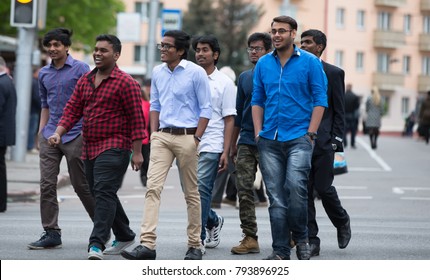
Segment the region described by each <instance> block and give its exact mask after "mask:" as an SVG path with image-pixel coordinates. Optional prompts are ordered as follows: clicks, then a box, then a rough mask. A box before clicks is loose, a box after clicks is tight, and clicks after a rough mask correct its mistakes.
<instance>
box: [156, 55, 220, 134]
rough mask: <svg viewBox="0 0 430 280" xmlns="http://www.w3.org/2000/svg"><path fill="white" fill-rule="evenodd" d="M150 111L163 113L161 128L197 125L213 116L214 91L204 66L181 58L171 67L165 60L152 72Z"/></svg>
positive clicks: (161, 114)
mask: <svg viewBox="0 0 430 280" xmlns="http://www.w3.org/2000/svg"><path fill="white" fill-rule="evenodd" d="M150 108H151V109H150V110H151V111H156V112H159V113H160V128H165V127H188V128H190V127H197V124H198V122H199V118H200V117H201V118H207V119H210V118H211V116H212V106H211V91H210V87H209V82H208V76H207V74H206V72H205V70H204V69H203V68H202V67H200V66H198V65H197V64H195V63H193V62H191V61H187V60H184V59H183V60H181V62H180V63H179V64H178V65H177V66H176V68H175V69H174V70H173V71H171V70H170V69H169V67H168V66H167V64H166V63H163V64H160V65H157V66H156V67H154V70H153V72H152V82H151V107H150Z"/></svg>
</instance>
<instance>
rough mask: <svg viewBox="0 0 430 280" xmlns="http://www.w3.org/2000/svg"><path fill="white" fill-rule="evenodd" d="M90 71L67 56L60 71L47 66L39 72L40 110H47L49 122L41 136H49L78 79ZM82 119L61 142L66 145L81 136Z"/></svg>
mask: <svg viewBox="0 0 430 280" xmlns="http://www.w3.org/2000/svg"><path fill="white" fill-rule="evenodd" d="M89 71H90V67H89V66H88V65H87V64H86V63H84V62H82V61H79V60H76V59H73V57H72V56H71V55H68V56H67V60H66V63H65V64H64V66H63V67H62V68H60V69H56V68H55V67H54V65H53V64H52V63H51V64H48V65H46V66H45V67H43V68H42V69H40V72H39V95H40V101H41V104H42V108H47V109H49V120H48V123H47V124H46V126H45V127H44V128H43V129H42V135H43V137H45V138H46V139H48V137H49V136H51V135H52V134H53V133H54V132H55V129H56V128H57V124H58V122H59V121H60V119H61V116H62V115H63V110H64V107H65V106H66V103H67V101H68V100H69V99H70V96H72V93H73V90H74V89H75V85H76V83H77V82H78V80H79V78H80V77H81V76H82V75H84V74H85V73H87V72H89ZM81 130H82V119H81V120H80V121H79V122H78V123H76V125H75V126H74V127H73V128H72V129H71V130H70V131H69V132H67V134H65V135H64V136H63V137H62V138H61V141H62V142H63V143H67V142H70V141H72V140H73V139H75V138H76V137H78V136H79V135H80V134H81Z"/></svg>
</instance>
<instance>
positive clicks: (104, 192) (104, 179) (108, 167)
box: [84, 149, 136, 250]
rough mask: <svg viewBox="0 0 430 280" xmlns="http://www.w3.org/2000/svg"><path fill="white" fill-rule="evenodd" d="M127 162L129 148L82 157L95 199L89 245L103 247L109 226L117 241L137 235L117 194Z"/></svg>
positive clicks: (131, 238) (128, 160)
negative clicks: (93, 156)
mask: <svg viewBox="0 0 430 280" xmlns="http://www.w3.org/2000/svg"><path fill="white" fill-rule="evenodd" d="M129 162H130V151H128V150H123V149H110V150H107V151H104V152H103V153H101V154H100V155H99V156H97V157H96V158H95V159H93V160H88V159H87V160H85V161H84V165H85V173H86V176H87V180H88V184H89V186H90V189H91V192H92V193H93V195H94V197H95V200H96V208H95V214H94V227H93V231H92V232H91V236H90V242H89V247H88V248H90V247H91V246H96V247H98V248H100V249H102V250H104V248H105V246H104V244H105V243H106V242H107V241H108V238H109V233H110V229H111V228H112V230H113V233H114V234H115V239H116V240H118V241H130V240H133V239H134V237H135V236H136V234H135V233H134V232H133V231H132V230H131V228H130V226H129V225H130V222H129V220H128V217H127V215H126V213H125V211H124V208H123V207H122V205H121V202H120V200H119V199H118V196H117V192H118V190H119V188H120V187H121V184H122V180H123V178H124V174H125V172H126V171H127V167H128V164H129Z"/></svg>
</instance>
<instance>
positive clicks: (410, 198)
mask: <svg viewBox="0 0 430 280" xmlns="http://www.w3.org/2000/svg"><path fill="white" fill-rule="evenodd" d="M400 199H403V200H430V197H409V196H405V197H401V198H400Z"/></svg>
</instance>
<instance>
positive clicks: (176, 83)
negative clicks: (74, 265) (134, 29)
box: [121, 30, 212, 260]
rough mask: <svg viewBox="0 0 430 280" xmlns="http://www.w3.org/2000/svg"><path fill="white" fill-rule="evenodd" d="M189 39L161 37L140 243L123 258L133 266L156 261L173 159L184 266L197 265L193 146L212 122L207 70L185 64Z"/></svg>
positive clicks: (153, 88)
mask: <svg viewBox="0 0 430 280" xmlns="http://www.w3.org/2000/svg"><path fill="white" fill-rule="evenodd" d="M190 39H191V38H190V36H189V35H188V34H187V33H185V32H183V31H179V30H169V31H167V32H166V33H165V34H164V37H163V40H162V42H161V44H159V45H158V49H159V50H160V52H161V61H162V62H163V64H160V65H158V66H156V67H155V68H154V71H153V75H152V82H151V107H150V117H149V120H150V124H151V125H150V127H151V155H150V164H149V170H148V181H147V188H148V190H147V191H146V196H145V207H144V211H143V221H142V224H141V232H140V243H141V245H139V246H137V247H135V248H134V249H133V250H132V251H131V252H128V251H123V252H122V253H121V255H122V256H123V257H124V258H126V259H131V260H153V259H155V258H156V251H155V245H156V244H155V243H156V238H157V235H156V233H155V230H156V228H157V224H158V212H159V208H160V195H161V191H162V189H163V184H164V182H165V180H166V177H167V173H168V171H169V169H170V167H171V166H172V163H173V160H174V159H175V158H176V159H177V163H178V169H179V174H180V180H181V185H182V186H183V191H184V194H185V200H186V203H187V211H188V226H187V235H188V251H187V253H186V255H185V259H186V260H201V259H202V252H201V250H200V246H201V240H200V233H201V209H200V207H201V206H200V194H199V191H198V188H197V161H198V156H197V146H198V144H199V142H200V140H201V137H202V136H203V133H204V131H205V129H206V126H207V125H208V122H209V119H210V118H211V116H212V107H211V91H210V88H209V82H208V77H207V74H206V72H205V70H204V69H203V68H202V67H200V66H198V65H196V64H195V63H193V62H191V61H188V60H187V56H188V49H189V47H190Z"/></svg>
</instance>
